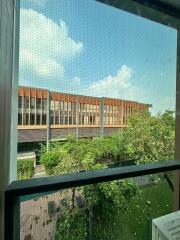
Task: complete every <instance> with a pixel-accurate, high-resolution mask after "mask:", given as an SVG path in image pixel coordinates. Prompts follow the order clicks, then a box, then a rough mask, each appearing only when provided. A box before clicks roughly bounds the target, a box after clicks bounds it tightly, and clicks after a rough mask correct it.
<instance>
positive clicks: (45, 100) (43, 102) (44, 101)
mask: <svg viewBox="0 0 180 240" xmlns="http://www.w3.org/2000/svg"><path fill="white" fill-rule="evenodd" d="M42 109H43V110H45V111H46V110H47V99H46V98H43V99H42Z"/></svg>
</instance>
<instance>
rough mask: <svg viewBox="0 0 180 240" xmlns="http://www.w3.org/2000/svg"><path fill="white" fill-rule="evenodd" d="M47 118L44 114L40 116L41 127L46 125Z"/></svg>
mask: <svg viewBox="0 0 180 240" xmlns="http://www.w3.org/2000/svg"><path fill="white" fill-rule="evenodd" d="M46 121H47V117H46V114H43V115H42V125H46Z"/></svg>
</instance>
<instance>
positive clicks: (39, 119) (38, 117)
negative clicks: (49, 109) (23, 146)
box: [36, 114, 41, 125]
mask: <svg viewBox="0 0 180 240" xmlns="http://www.w3.org/2000/svg"><path fill="white" fill-rule="evenodd" d="M36 124H37V125H40V124H41V115H40V114H36Z"/></svg>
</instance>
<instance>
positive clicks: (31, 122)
mask: <svg viewBox="0 0 180 240" xmlns="http://www.w3.org/2000/svg"><path fill="white" fill-rule="evenodd" d="M30 125H35V114H34V113H31V114H30Z"/></svg>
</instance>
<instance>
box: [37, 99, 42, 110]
mask: <svg viewBox="0 0 180 240" xmlns="http://www.w3.org/2000/svg"><path fill="white" fill-rule="evenodd" d="M36 109H38V110H39V109H41V98H36Z"/></svg>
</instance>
